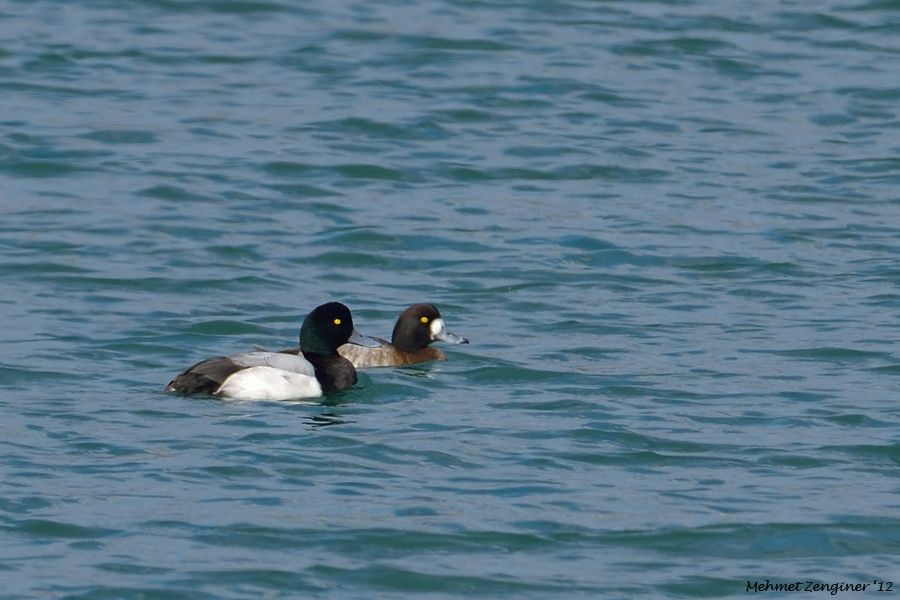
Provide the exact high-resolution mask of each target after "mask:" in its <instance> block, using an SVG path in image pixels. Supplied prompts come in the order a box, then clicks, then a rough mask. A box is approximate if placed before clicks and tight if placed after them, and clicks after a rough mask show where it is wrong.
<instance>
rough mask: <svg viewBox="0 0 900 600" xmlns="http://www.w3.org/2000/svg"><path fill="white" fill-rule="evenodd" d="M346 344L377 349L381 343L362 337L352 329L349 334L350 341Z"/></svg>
mask: <svg viewBox="0 0 900 600" xmlns="http://www.w3.org/2000/svg"><path fill="white" fill-rule="evenodd" d="M347 343H348V344H355V345H357V346H362V347H363V348H377V347H378V346H380V345H381V342H379V341H378V340H376V339H375V338H373V337H369V336H367V335H363V334H361V333H360V332H358V331H357V330H356V329H354V330H353V333H351V334H350V339H348V340H347Z"/></svg>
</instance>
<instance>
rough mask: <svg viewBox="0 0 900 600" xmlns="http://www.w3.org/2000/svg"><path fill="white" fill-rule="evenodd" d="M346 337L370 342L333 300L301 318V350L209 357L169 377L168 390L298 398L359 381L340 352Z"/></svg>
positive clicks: (245, 397)
mask: <svg viewBox="0 0 900 600" xmlns="http://www.w3.org/2000/svg"><path fill="white" fill-rule="evenodd" d="M348 341H349V342H351V343H353V344H357V343H358V344H370V345H371V343H370V342H367V341H365V340H364V339H362V336H360V335H359V334H358V333H357V332H356V330H355V329H354V328H353V318H352V317H351V316H350V309H348V308H347V307H346V306H344V305H343V304H341V303H339V302H329V303H327V304H323V305H322V306H319V307H317V308H316V309H315V310H313V311H312V312H311V313H309V315H308V316H307V317H306V319H305V320H304V321H303V326H302V327H301V328H300V348H299V350H300V352H299V353H294V354H283V353H277V352H247V353H244V354H237V355H235V356H215V357H213V358H207V359H206V360H204V361H201V362H198V363H197V364H195V365H194V366H192V367H190V368H189V369H187V370H186V371H185V372H183V373H181V374H180V375H178V376H177V377H176V378H175V379H173V380H172V381H171V382H169V385H168V386H166V391H167V392H177V393H179V394H185V395H191V394H212V395H214V396H219V397H222V398H234V399H240V400H298V399H301V398H317V397H319V396H322V395H323V394H330V393H332V392H339V391H341V390H345V389H347V388H349V387H351V386H352V385H354V384H355V383H356V369H354V368H353V364H352V363H351V362H350V361H349V360H347V359H346V358H344V357H342V356H340V355H339V354H338V353H337V348H338V347H339V346H341V345H343V344H346V343H347V342H348Z"/></svg>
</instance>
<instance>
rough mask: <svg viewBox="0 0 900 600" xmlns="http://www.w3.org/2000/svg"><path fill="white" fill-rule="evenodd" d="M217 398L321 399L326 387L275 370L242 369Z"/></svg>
mask: <svg viewBox="0 0 900 600" xmlns="http://www.w3.org/2000/svg"><path fill="white" fill-rule="evenodd" d="M216 395H217V396H222V397H224V398H234V399H235V400H299V399H301V398H318V397H319V396H321V395H322V386H321V385H320V384H319V382H318V380H317V379H316V378H315V377H310V376H309V375H305V374H303V373H292V372H291V371H285V370H283V369H275V368H273V367H249V368H247V369H241V370H240V371H238V372H237V373H235V374H233V375H232V376H231V377H229V378H228V379H226V380H225V381H224V382H223V383H222V385H221V386H219V389H218V390H216Z"/></svg>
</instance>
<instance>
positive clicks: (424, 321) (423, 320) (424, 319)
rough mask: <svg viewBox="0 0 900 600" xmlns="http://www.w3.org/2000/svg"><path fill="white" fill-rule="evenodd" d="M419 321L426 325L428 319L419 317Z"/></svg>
mask: <svg viewBox="0 0 900 600" xmlns="http://www.w3.org/2000/svg"><path fill="white" fill-rule="evenodd" d="M419 321H420V322H422V323H427V322H428V317H419Z"/></svg>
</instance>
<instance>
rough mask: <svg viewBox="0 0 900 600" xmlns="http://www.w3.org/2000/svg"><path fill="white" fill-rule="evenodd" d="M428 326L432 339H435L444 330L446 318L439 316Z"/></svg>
mask: <svg viewBox="0 0 900 600" xmlns="http://www.w3.org/2000/svg"><path fill="white" fill-rule="evenodd" d="M428 328H429V329H430V330H431V339H432V340H434V339H435V338H436V337H437V336H438V335H439V334H440V333H441V332H442V331H443V330H444V320H443V319H442V318H440V317H438V318H437V319H435V320H433V321H432V322H431V325H429V326H428Z"/></svg>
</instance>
